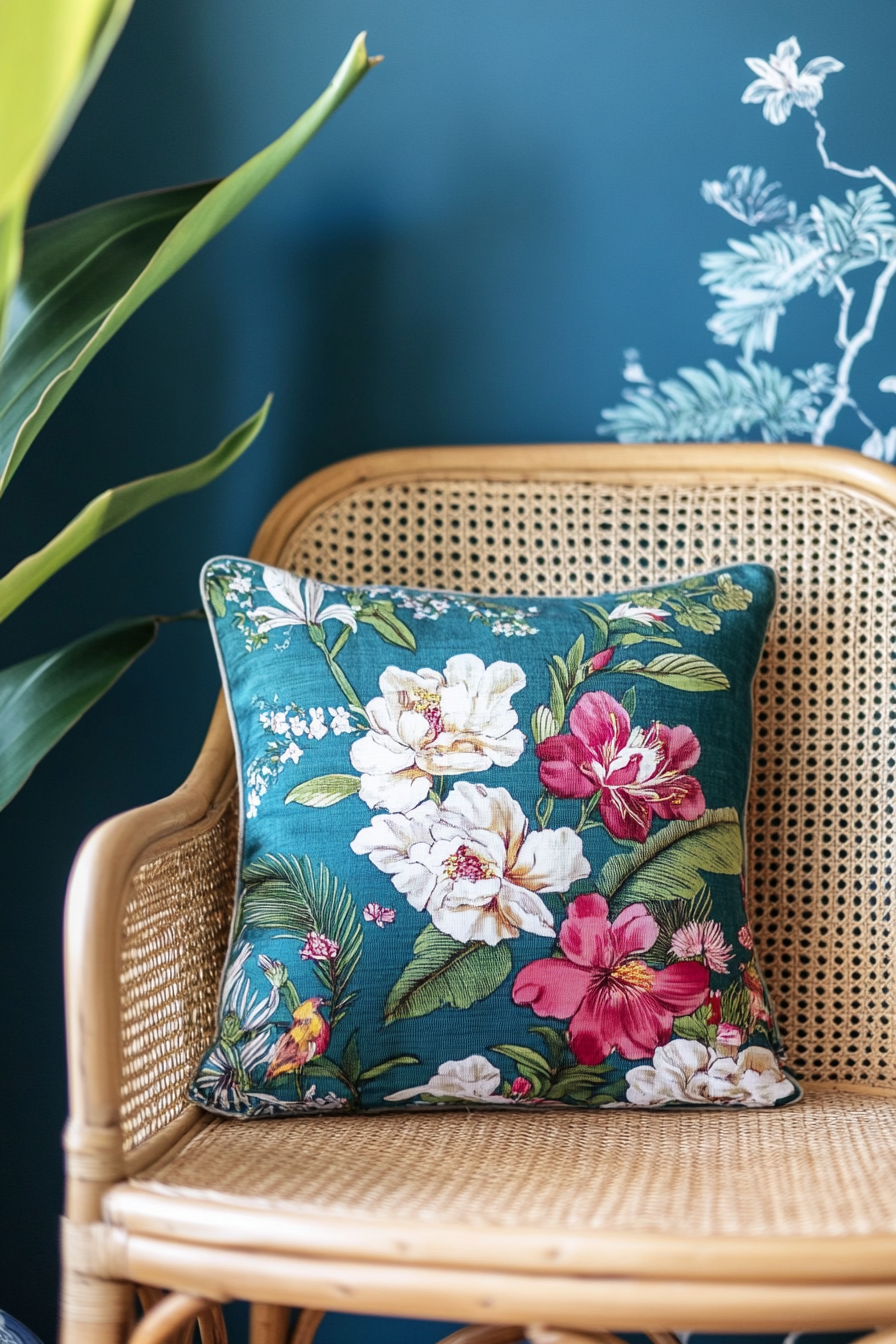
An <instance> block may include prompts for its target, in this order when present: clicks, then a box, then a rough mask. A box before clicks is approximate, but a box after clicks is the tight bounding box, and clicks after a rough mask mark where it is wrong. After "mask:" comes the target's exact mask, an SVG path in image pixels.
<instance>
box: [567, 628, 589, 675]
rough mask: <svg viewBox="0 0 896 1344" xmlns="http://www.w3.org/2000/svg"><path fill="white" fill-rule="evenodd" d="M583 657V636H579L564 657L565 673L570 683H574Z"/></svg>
mask: <svg viewBox="0 0 896 1344" xmlns="http://www.w3.org/2000/svg"><path fill="white" fill-rule="evenodd" d="M584 657H585V636H584V635H579V637H578V639H577V640H576V642H575V643H574V644H573V646H572V648H571V649H570V650H569V653H568V654H567V655H566V671H567V673H568V675H569V680H570V682H573V681H575V679H576V676H577V675H578V671H579V668H580V667H581V666H582V659H583V658H584Z"/></svg>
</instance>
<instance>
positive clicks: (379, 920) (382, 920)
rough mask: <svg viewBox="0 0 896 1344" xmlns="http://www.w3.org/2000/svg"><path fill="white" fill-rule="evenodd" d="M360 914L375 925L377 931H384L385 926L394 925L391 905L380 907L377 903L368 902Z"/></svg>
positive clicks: (393, 913) (393, 912)
mask: <svg viewBox="0 0 896 1344" xmlns="http://www.w3.org/2000/svg"><path fill="white" fill-rule="evenodd" d="M361 914H362V915H363V916H364V918H365V919H366V920H368V921H372V922H373V923H374V924H376V926H377V928H378V929H384V928H385V927H386V925H387V924H394V923H395V911H394V910H393V909H392V906H391V905H380V903H379V901H368V902H367V904H366V905H365V907H364V909H363V910H362V911H361Z"/></svg>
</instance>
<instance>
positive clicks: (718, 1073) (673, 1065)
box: [625, 1040, 794, 1106]
mask: <svg viewBox="0 0 896 1344" xmlns="http://www.w3.org/2000/svg"><path fill="white" fill-rule="evenodd" d="M625 1080H626V1083H627V1084H628V1090H627V1091H626V1099H627V1100H628V1101H629V1102H631V1104H632V1105H634V1106H663V1105H665V1104H667V1103H668V1102H688V1103H690V1104H691V1105H705V1104H707V1103H709V1102H711V1103H713V1104H714V1105H717V1106H773V1105H774V1104H775V1102H776V1101H782V1100H783V1099H784V1098H785V1097H791V1096H793V1092H794V1085H793V1083H792V1082H791V1081H790V1079H789V1078H787V1077H786V1076H785V1075H784V1073H783V1072H782V1070H781V1068H780V1065H779V1064H778V1061H777V1060H776V1058H775V1056H774V1055H773V1054H772V1052H771V1050H766V1049H765V1048H764V1047H763V1046H758V1045H754V1046H750V1047H749V1048H748V1049H746V1050H741V1052H740V1054H738V1055H737V1057H736V1058H735V1057H732V1056H731V1055H725V1054H719V1053H718V1052H717V1051H715V1050H712V1049H711V1048H710V1047H709V1046H706V1045H703V1044H702V1043H701V1042H700V1041H685V1040H674V1041H670V1043H669V1044H668V1045H661V1046H659V1047H658V1048H657V1049H656V1050H655V1051H654V1054H653V1064H652V1065H651V1064H641V1065H639V1066H638V1067H637V1068H635V1069H629V1071H628V1073H627V1074H626V1075H625Z"/></svg>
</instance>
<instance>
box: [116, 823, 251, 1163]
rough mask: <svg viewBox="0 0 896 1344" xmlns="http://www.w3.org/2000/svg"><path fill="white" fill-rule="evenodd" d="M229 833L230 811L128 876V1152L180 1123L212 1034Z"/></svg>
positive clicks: (229, 890)
mask: <svg viewBox="0 0 896 1344" xmlns="http://www.w3.org/2000/svg"><path fill="white" fill-rule="evenodd" d="M237 830H238V820H237V809H236V806H235V803H234V802H231V803H230V804H229V805H228V806H227V807H226V808H225V810H224V811H223V813H222V815H221V817H220V818H219V820H218V821H217V822H216V824H215V825H214V826H213V827H212V828H211V829H209V830H208V831H206V832H205V834H203V835H197V836H194V837H192V838H191V839H189V840H185V841H183V842H182V843H181V844H180V845H179V846H177V847H175V848H173V849H170V850H167V851H166V852H165V853H163V854H160V855H159V856H158V857H156V858H153V859H151V860H150V861H149V862H148V863H144V864H143V865H142V866H141V867H140V868H138V869H137V872H136V873H135V875H134V881H133V887H132V891H131V895H130V898H129V899H128V902H127V905H126V907H125V913H124V923H123V929H122V958H121V1017H122V1021H121V1034H122V1089H121V1125H122V1129H123V1132H124V1138H125V1147H126V1148H133V1147H134V1146H135V1145H136V1144H138V1143H141V1142H142V1141H143V1140H144V1139H147V1138H149V1137H150V1135H151V1134H154V1133H156V1131H157V1130H159V1129H161V1128H162V1127H163V1126H164V1125H166V1124H168V1123H169V1121H171V1120H174V1119H176V1118H177V1116H178V1115H180V1113H181V1111H183V1109H184V1107H185V1105H186V1100H185V1092H186V1086H187V1083H188V1082H189V1080H190V1077H191V1075H192V1072H193V1069H194V1068H195V1066H196V1060H197V1059H198V1057H199V1055H200V1054H201V1052H202V1051H203V1050H204V1049H205V1047H206V1045H207V1044H208V1041H209V1039H210V1038H211V1036H212V1034H213V1033H214V1029H215V1020H216V1013H217V1008H218V978H219V975H220V970H221V964H222V962H223V960H224V953H225V951H226V950H227V936H228V934H229V932H230V916H231V912H232V909H233V891H234V870H235V866H236V844H237Z"/></svg>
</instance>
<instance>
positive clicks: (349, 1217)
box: [62, 444, 896, 1344]
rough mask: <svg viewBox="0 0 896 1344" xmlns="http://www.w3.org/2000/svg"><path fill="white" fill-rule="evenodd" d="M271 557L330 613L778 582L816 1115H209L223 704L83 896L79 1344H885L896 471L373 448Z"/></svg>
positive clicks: (810, 1110) (70, 912)
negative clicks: (405, 602)
mask: <svg viewBox="0 0 896 1344" xmlns="http://www.w3.org/2000/svg"><path fill="white" fill-rule="evenodd" d="M253 555H255V556H257V557H259V558H262V559H264V560H266V561H270V562H272V563H276V564H279V565H283V566H287V567H290V568H294V569H296V570H299V571H302V572H304V573H307V574H312V575H316V576H317V577H318V578H320V579H323V580H330V581H333V582H339V583H371V582H393V583H401V584H407V585H416V586H421V587H435V588H455V589H472V590H474V591H482V592H486V593H508V592H511V593H523V594H551V593H558V594H559V593H589V592H595V591H601V590H605V589H608V588H609V589H612V588H622V587H626V586H632V585H639V584H642V583H645V582H653V581H656V580H661V579H663V578H666V577H669V576H672V575H674V574H678V573H681V574H685V573H687V572H689V571H693V570H695V569H699V568H701V567H703V566H718V565H726V564H733V563H735V562H737V561H744V560H762V561H768V562H769V563H770V564H772V565H774V566H775V568H776V569H777V570H778V573H779V574H780V576H781V581H782V593H781V601H780V605H779V607H778V611H777V614H776V616H775V619H774V625H773V628H772V630H771V633H770V637H769V641H768V645H767V648H766V651H765V654H764V658H763V662H762V665H761V669H760V673H759V675H758V677H757V680H756V687H755V710H756V742H755V752H754V768H753V783H752V792H751V800H750V811H749V818H748V830H749V855H750V880H749V887H750V891H749V897H750V901H751V910H752V918H753V921H754V928H755V931H756V935H757V939H758V942H759V945H760V950H761V955H762V958H763V962H764V965H765V967H766V968H767V971H768V975H769V980H770V983H771V989H772V993H773V995H774V998H775V1000H776V1003H777V1005H778V1009H779V1012H780V1017H781V1021H782V1025H783V1030H784V1035H785V1038H786V1041H787V1045H788V1047H789V1052H790V1060H791V1063H792V1066H793V1067H794V1068H795V1070H796V1071H797V1073H798V1074H799V1075H800V1076H801V1078H802V1079H803V1080H804V1082H805V1086H806V1096H805V1100H804V1101H803V1102H802V1103H801V1104H800V1105H797V1106H794V1107H792V1108H790V1109H786V1110H784V1111H744V1110H741V1111H725V1112H722V1113H718V1114H716V1113H708V1112H704V1111H695V1112H690V1113H686V1112H681V1111H679V1112H666V1113H662V1112H661V1113H644V1112H637V1111H632V1112H629V1111H624V1110H616V1111H609V1112H604V1113H597V1114H594V1113H591V1114H588V1113H583V1112H579V1111H576V1110H575V1109H570V1110H568V1111H565V1112H562V1113H561V1112H552V1113H550V1114H544V1113H537V1112H534V1111H529V1112H525V1113H517V1114H514V1115H513V1116H508V1115H505V1114H494V1113H490V1114H481V1113H457V1112H452V1113H450V1114H447V1113H446V1114H438V1113H428V1114H408V1113H402V1114H394V1115H386V1116H377V1117H370V1116H354V1117H330V1116H320V1117H302V1118H297V1119H292V1120H283V1119H278V1120H266V1121H256V1122H253V1123H251V1124H241V1123H237V1122H235V1121H228V1120H220V1119H214V1118H212V1117H210V1116H209V1115H206V1114H203V1113H202V1112H200V1111H198V1110H197V1109H196V1108H195V1107H192V1106H190V1105H188V1104H187V1102H186V1100H185V1087H186V1084H187V1080H188V1079H189V1077H190V1074H191V1071H192V1069H193V1066H194V1064H195V1062H196V1060H197V1059H198V1057H199V1055H200V1053H201V1051H202V1050H203V1048H204V1047H205V1045H206V1044H207V1042H208V1040H209V1039H210V1037H211V1034H212V1030H213V1023H214V1018H215V1009H216V998H217V988H218V977H219V972H220V968H221V964H222V959H223V956H224V951H225V945H226V941H227V935H228V929H229V922H230V914H231V907H232V902H233V895H234V882H235V871H234V869H235V854H236V844H237V811H236V801H235V777H234V763H233V748H232V743H231V737H230V729H229V727H228V723H227V719H226V716H225V714H224V713H223V711H222V708H221V706H220V705H219V706H218V709H217V711H216V713H215V716H214V719H213V720H212V724H211V728H210V731H209V734H208V738H207V739H206V743H205V746H204V747H203V750H202V754H201V756H200V758H199V760H198V762H197V764H196V767H195V769H194V770H193V773H192V774H191V775H190V777H189V779H188V780H187V782H186V783H185V784H184V785H183V787H182V788H180V789H179V790H178V791H177V792H176V793H175V794H173V795H172V796H171V797H170V798H167V799H164V800H162V801H161V802H158V803H154V804H152V805H150V806H147V807H142V808H138V809H137V810H136V811H133V812H129V813H126V814H124V815H123V816H119V817H116V818H114V819H112V820H111V821H108V822H106V823H105V824H104V825H103V826H101V827H100V828H99V829H98V830H97V831H95V832H94V833H93V834H92V835H91V836H90V838H89V839H88V840H87V841H86V843H85V844H84V846H83V848H82V850H81V852H80V854H79V856H78V859H77V861H76V864H75V867H74V871H73V874H72V879H71V886H70V891H69V898H68V908H67V921H66V976H67V1007H68V1032H69V1061H70V1087H71V1118H70V1120H69V1123H68V1127H67V1129H66V1135H65V1147H66V1152H67V1162H68V1203H67V1210H66V1217H65V1219H64V1221H63V1253H64V1266H65V1268H64V1283H63V1305H62V1318H63V1344H119V1342H120V1341H122V1340H123V1339H124V1337H125V1336H127V1335H128V1334H129V1332H132V1331H133V1332H134V1333H133V1336H132V1338H133V1339H134V1341H135V1344H155V1342H156V1341H160V1340H162V1339H165V1338H166V1337H169V1336H172V1337H174V1338H176V1339H179V1340H181V1341H185V1340H186V1339H188V1338H189V1336H190V1334H191V1333H192V1330H193V1322H194V1321H195V1320H196V1319H198V1320H199V1324H200V1327H201V1332H202V1336H203V1340H204V1341H205V1344H214V1341H217V1340H219V1339H221V1338H222V1331H223V1321H222V1318H221V1313H220V1308H219V1306H218V1305H217V1304H220V1303H222V1302H225V1301H227V1300H230V1299H233V1298H241V1299H247V1300H248V1301H250V1302H252V1303H254V1304H257V1305H255V1306H254V1307H253V1311H252V1344H284V1341H285V1340H286V1338H287V1335H288V1331H289V1329H290V1313H289V1308H291V1307H300V1308H303V1309H304V1310H303V1311H302V1312H301V1315H300V1316H299V1318H298V1322H297V1324H296V1326H295V1329H294V1333H293V1340H294V1344H310V1341H311V1339H312V1338H313V1334H314V1330H315V1328H316V1326H317V1323H318V1321H319V1320H320V1317H321V1315H322V1313H323V1312H325V1311H326V1310H329V1309H338V1310H340V1311H350V1312H369V1313H378V1314H386V1315H393V1316H396V1315H397V1316H410V1317H421V1316H422V1317H429V1318H433V1319H453V1320H457V1319H460V1320H466V1321H469V1322H471V1323H473V1326H472V1327H470V1328H469V1329H467V1330H465V1331H462V1332H461V1334H460V1337H459V1338H460V1341H461V1344H510V1341H512V1340H515V1339H519V1338H520V1337H521V1336H522V1334H523V1332H524V1331H525V1332H526V1333H528V1335H529V1337H530V1339H533V1340H535V1341H537V1342H538V1344H548V1341H550V1340H556V1341H559V1342H560V1344H570V1342H571V1341H573V1340H575V1339H576V1338H581V1334H579V1335H578V1336H576V1335H575V1334H571V1333H570V1332H586V1333H588V1332H590V1338H591V1339H592V1340H593V1339H595V1338H598V1339H603V1340H606V1339H607V1338H609V1337H608V1336H607V1335H606V1334H603V1333H602V1332H605V1331H607V1330H646V1331H648V1332H652V1338H653V1339H654V1340H668V1339H669V1338H670V1336H669V1335H668V1334H665V1333H664V1332H668V1331H671V1330H689V1329H690V1330H694V1329H700V1330H735V1331H736V1330H745V1331H761V1330H775V1329H777V1330H794V1329H819V1328H826V1329H845V1328H861V1329H882V1330H884V1333H883V1334H881V1335H878V1336H876V1339H877V1340H878V1344H881V1342H882V1341H883V1340H884V1339H887V1340H896V1328H894V1327H896V1103H894V1098H896V1004H894V1003H893V1001H892V1000H893V992H894V990H893V977H892V976H891V972H890V956H891V947H892V944H893V939H894V933H896V923H894V921H896V913H894V906H893V896H892V892H893V885H894V865H896V828H894V808H896V700H894V673H893V655H894V648H896V638H894V636H896V472H894V471H893V470H892V469H891V468H889V467H885V466H882V465H880V464H877V463H873V462H869V461H868V460H867V459H865V458H862V457H860V456H858V455H856V454H853V453H847V452H842V451H840V450H837V449H814V448H813V449H810V448H806V447H793V446H789V447H788V446H783V447H777V446H770V445H746V444H744V445H728V446H722V447H719V446H716V445H698V446H682V445H658V446H651V447H643V446H624V447H620V446H618V445H602V446H597V445H583V446H537V447H526V448H513V447H502V448H456V449H432V450H414V451H401V452H385V453H380V454H376V455H373V456H368V457H361V458H357V459H355V460H353V461H349V462H344V463H342V464H340V465H338V466H335V467H330V468H328V469H326V470H325V471H322V472H319V473H318V474H317V475H315V476H312V477H311V478H310V479H309V480H307V481H305V482H304V483H303V484H301V485H299V486H297V487H296V488H295V489H294V490H293V491H292V492H291V493H290V494H288V495H287V496H286V497H285V499H284V500H283V501H282V502H281V503H280V504H279V505H278V506H277V508H276V509H274V511H273V513H272V514H271V515H270V517H269V518H268V519H267V521H266V522H265V523H264V525H263V527H262V529H261V531H260V533H259V536H258V539H257V542H256V544H255V548H254V551H253ZM135 1290H136V1291H135ZM137 1294H139V1297H140V1300H141V1301H142V1304H143V1314H142V1315H140V1316H139V1317H138V1316H137V1313H136V1311H135V1307H134V1302H135V1297H136V1295H137ZM135 1321H136V1322H137V1323H136V1325H135ZM539 1323H540V1324H539ZM886 1327H890V1329H887V1328H886Z"/></svg>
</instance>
